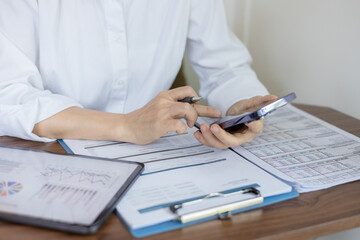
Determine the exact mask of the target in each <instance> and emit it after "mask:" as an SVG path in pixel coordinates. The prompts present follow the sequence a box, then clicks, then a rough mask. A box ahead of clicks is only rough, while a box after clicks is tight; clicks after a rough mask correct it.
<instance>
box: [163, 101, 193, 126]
mask: <svg viewBox="0 0 360 240" xmlns="http://www.w3.org/2000/svg"><path fill="white" fill-rule="evenodd" d="M169 114H170V117H171V118H185V119H186V122H187V124H188V126H189V127H193V126H194V124H195V122H196V120H197V118H198V114H197V112H196V110H195V109H194V108H193V107H192V106H191V105H190V104H189V103H181V102H177V103H174V104H173V105H172V106H171V108H170V111H169Z"/></svg>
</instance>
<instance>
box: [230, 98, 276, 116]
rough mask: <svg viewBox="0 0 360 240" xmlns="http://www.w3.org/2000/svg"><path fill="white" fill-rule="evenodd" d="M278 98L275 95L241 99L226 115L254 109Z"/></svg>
mask: <svg viewBox="0 0 360 240" xmlns="http://www.w3.org/2000/svg"><path fill="white" fill-rule="evenodd" d="M276 99H277V96H275V95H270V94H269V95H265V96H255V97H252V98H250V99H244V100H241V101H239V102H237V103H235V104H234V105H232V106H231V107H230V109H229V110H228V112H227V113H226V115H237V114H240V113H243V112H245V111H252V110H255V108H259V107H262V106H264V105H266V104H269V103H271V102H273V101H275V100H276Z"/></svg>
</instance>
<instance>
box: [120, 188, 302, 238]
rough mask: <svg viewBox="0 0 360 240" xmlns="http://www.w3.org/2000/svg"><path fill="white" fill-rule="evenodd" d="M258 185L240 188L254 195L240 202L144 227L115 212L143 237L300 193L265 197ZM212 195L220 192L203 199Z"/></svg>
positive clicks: (221, 217) (218, 217)
mask: <svg viewBox="0 0 360 240" xmlns="http://www.w3.org/2000/svg"><path fill="white" fill-rule="evenodd" d="M258 186H259V185H257V184H255V185H251V186H244V187H243V188H241V189H240V190H238V192H239V193H240V192H241V191H242V193H241V194H252V195H253V197H252V198H249V199H246V200H242V201H238V202H233V203H229V204H226V205H220V206H216V207H213V208H208V209H203V210H200V211H196V212H192V213H190V214H184V215H179V216H178V217H177V218H175V219H174V220H173V221H166V222H163V223H160V224H156V225H152V226H148V227H143V228H138V229H132V228H131V227H130V226H128V225H127V224H126V221H125V220H124V219H123V217H122V216H121V214H120V213H119V211H117V210H115V212H116V214H117V215H118V217H119V218H120V219H121V220H122V221H123V222H124V223H125V225H126V226H127V228H128V229H129V231H130V232H131V234H132V235H133V236H134V237H136V238H142V237H147V236H151V235H154V234H159V233H163V232H168V231H172V230H176V229H180V228H183V227H187V226H191V225H195V224H198V223H203V222H206V221H210V220H215V219H220V220H225V219H231V217H232V215H233V214H236V213H240V212H245V211H249V210H252V209H256V208H260V207H264V206H267V205H271V204H274V203H277V202H281V201H285V200H288V199H291V198H295V197H298V196H299V193H298V192H297V191H295V190H294V189H292V191H291V192H288V193H284V194H279V195H275V196H270V197H265V198H263V197H262V196H261V192H260V191H258V190H257V187H258ZM220 194H221V193H220ZM212 195H218V193H210V194H208V195H207V196H205V197H203V198H201V199H202V200H203V201H206V199H208V198H212V197H208V196H212ZM192 201H193V202H195V201H197V200H192ZM192 201H185V202H182V203H180V204H184V203H185V204H186V203H189V202H192ZM176 205H177V204H172V205H171V206H170V209H171V208H174V207H175V206H176Z"/></svg>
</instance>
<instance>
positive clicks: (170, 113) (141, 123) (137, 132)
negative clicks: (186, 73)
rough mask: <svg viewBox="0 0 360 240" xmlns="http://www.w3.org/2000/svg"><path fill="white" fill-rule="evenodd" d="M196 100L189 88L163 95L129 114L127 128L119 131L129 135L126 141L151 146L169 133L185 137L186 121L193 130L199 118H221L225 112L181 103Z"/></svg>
mask: <svg viewBox="0 0 360 240" xmlns="http://www.w3.org/2000/svg"><path fill="white" fill-rule="evenodd" d="M193 96H197V94H196V92H195V91H194V90H193V89H192V88H191V87H188V86H186V87H180V88H175V89H172V90H168V91H162V92H160V93H159V94H158V95H157V96H156V97H155V98H153V99H152V100H151V101H150V102H149V103H147V104H146V105H145V106H144V107H142V108H140V109H138V110H136V111H133V112H131V113H128V114H125V115H124V118H123V121H122V123H121V124H124V125H123V126H122V127H120V128H119V130H120V131H126V134H125V135H126V136H127V139H126V140H125V141H126V142H132V143H135V144H147V143H150V142H153V141H154V140H156V139H158V138H160V137H162V136H164V135H165V134H167V133H168V132H176V133H178V134H182V133H184V132H185V131H186V124H185V123H184V122H183V121H181V119H182V118H184V119H185V120H186V122H187V125H188V126H189V127H193V126H194V124H195V122H196V120H197V118H198V116H203V117H220V116H221V112H220V111H219V110H217V109H215V108H213V107H209V106H202V105H200V104H197V103H194V104H189V103H183V102H178V100H181V99H183V98H185V97H193ZM124 127H125V128H124ZM120 135H122V134H120Z"/></svg>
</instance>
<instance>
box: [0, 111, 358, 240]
mask: <svg viewBox="0 0 360 240" xmlns="http://www.w3.org/2000/svg"><path fill="white" fill-rule="evenodd" d="M296 106H297V107H299V108H301V109H303V110H304V111H306V112H309V113H311V114H313V115H315V116H317V117H319V118H320V119H323V120H325V121H327V122H329V123H331V124H334V125H335V126H337V127H339V128H341V129H343V130H345V131H348V132H350V133H352V134H354V135H356V136H358V137H360V120H358V119H355V118H352V117H350V116H347V115H345V114H343V113H340V112H338V111H335V110H333V109H330V108H325V107H318V106H309V105H300V104H296ZM0 144H2V145H10V146H20V147H26V148H36V149H41V150H45V151H50V152H61V153H64V152H65V151H64V150H63V149H62V147H61V146H60V145H59V144H58V143H57V142H52V143H39V142H31V141H24V140H21V139H17V138H12V137H0ZM359 226H360V181H356V182H352V183H347V184H343V185H339V186H335V187H332V188H328V189H325V190H321V191H316V192H310V193H304V194H301V195H300V196H299V197H298V198H296V199H291V200H288V201H284V202H281V203H277V204H273V205H270V206H267V207H263V208H261V209H255V210H252V211H249V212H245V213H241V214H237V215H235V216H234V217H233V219H232V220H222V221H221V220H213V221H209V222H205V223H202V224H197V225H194V226H190V227H186V228H183V229H180V230H175V231H171V232H167V233H162V234H158V235H155V236H150V237H147V238H144V239H149V240H150V239H151V240H153V239H184V240H185V239H187V240H194V239H197V240H200V239H228V240H230V239H277V240H281V239H313V238H316V237H319V236H323V235H327V234H331V233H335V232H338V231H344V230H347V229H351V228H355V227H359ZM0 239H134V237H132V236H131V234H130V233H129V231H128V230H127V229H126V227H125V226H124V224H123V223H122V222H121V221H120V220H119V219H118V218H117V217H116V215H115V214H112V215H111V216H110V218H109V219H108V220H107V221H106V222H105V224H104V225H103V226H102V227H101V229H100V230H99V232H97V233H96V234H94V235H89V236H81V235H74V234H68V233H64V232H58V231H53V230H48V229H41V228H36V227H31V226H24V225H19V224H12V223H7V222H1V221H0Z"/></svg>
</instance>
